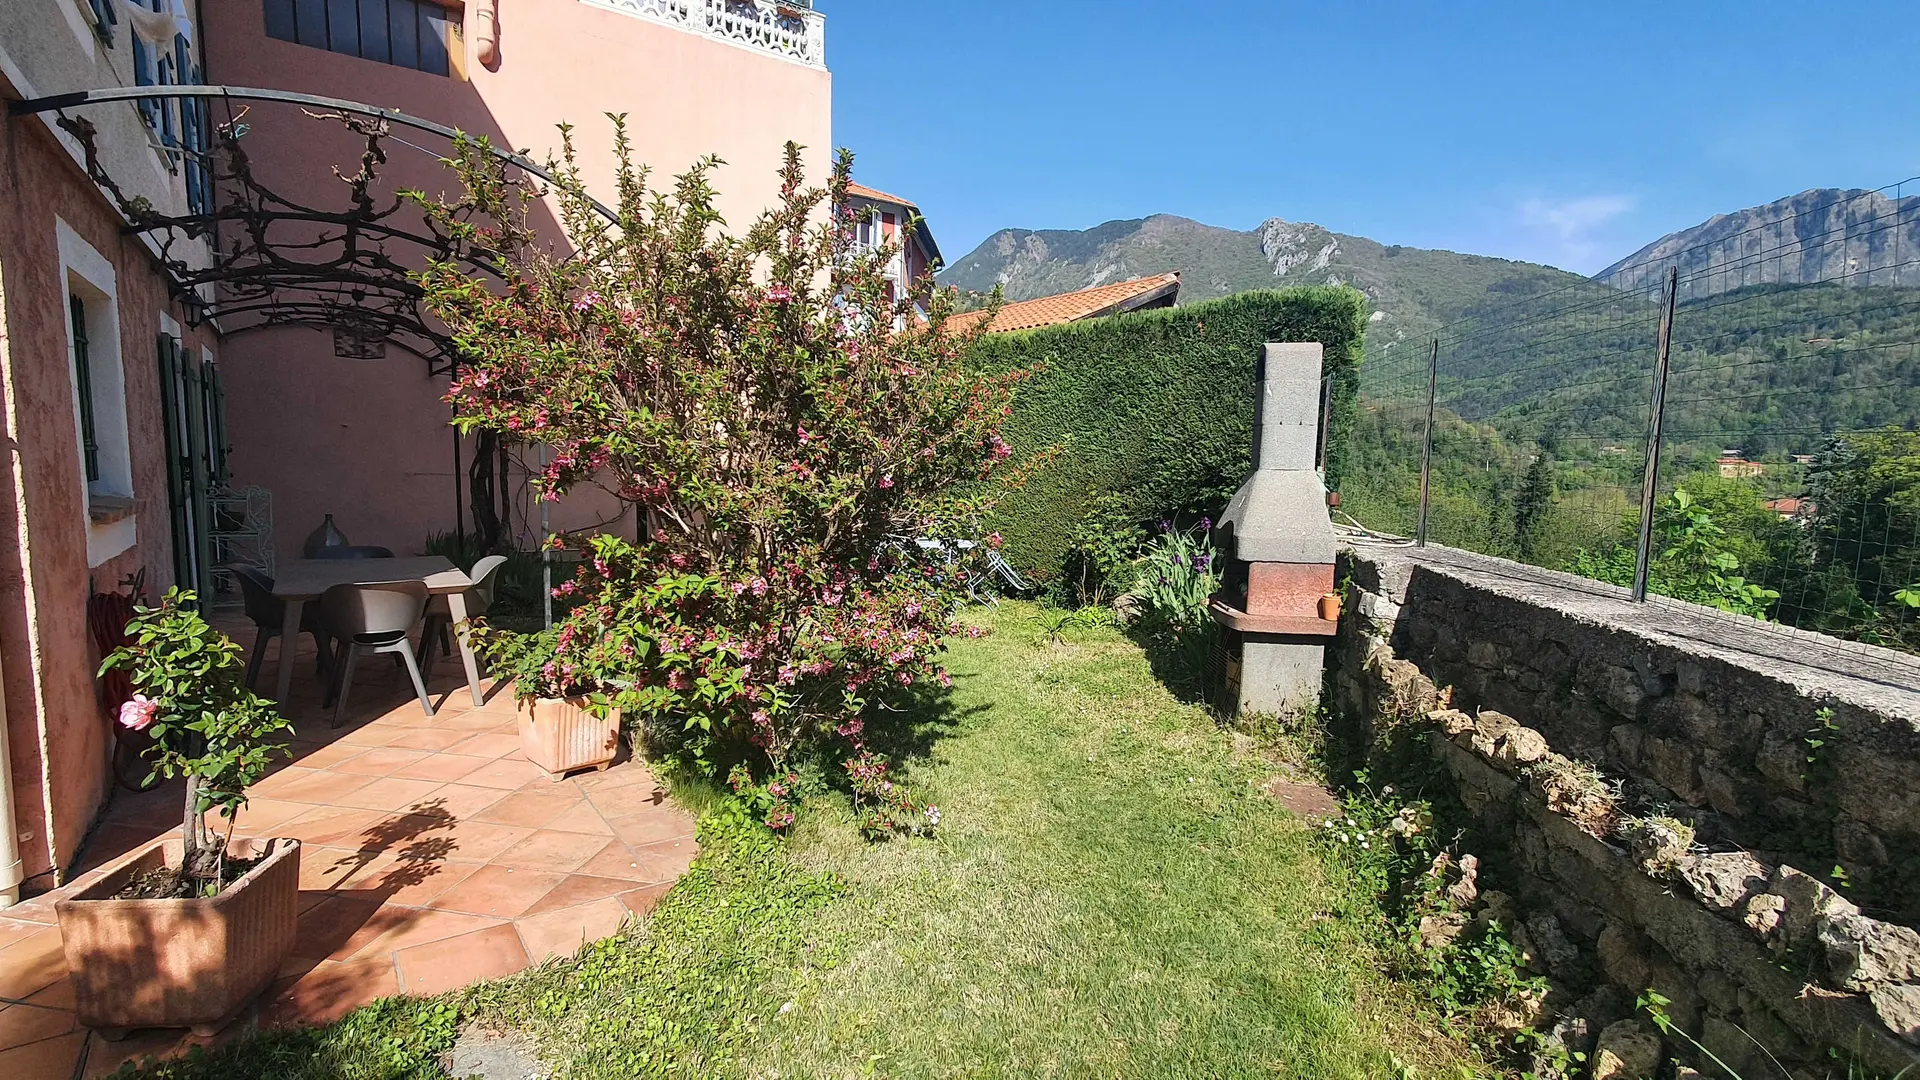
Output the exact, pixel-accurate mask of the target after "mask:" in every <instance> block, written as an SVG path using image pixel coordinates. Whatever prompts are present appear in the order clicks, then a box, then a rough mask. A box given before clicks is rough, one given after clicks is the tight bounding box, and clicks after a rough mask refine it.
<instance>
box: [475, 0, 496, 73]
mask: <svg viewBox="0 0 1920 1080" xmlns="http://www.w3.org/2000/svg"><path fill="white" fill-rule="evenodd" d="M498 2H499V0H477V2H476V3H475V4H474V7H473V24H474V30H473V41H474V51H473V55H474V59H476V60H478V61H480V63H481V65H482V66H484V67H488V68H491V67H493V65H495V64H497V63H499V62H500V16H499V9H498V7H497V6H496V5H497V4H498Z"/></svg>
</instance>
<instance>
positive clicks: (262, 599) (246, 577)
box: [227, 563, 332, 686]
mask: <svg viewBox="0 0 1920 1080" xmlns="http://www.w3.org/2000/svg"><path fill="white" fill-rule="evenodd" d="M227 569H228V570H231V571H232V572H233V576H234V578H235V579H236V580H238V581H239V582H240V599H241V601H242V602H243V603H244V604H245V605H246V612H247V618H248V619H249V620H251V621H252V623H253V626H254V634H253V656H252V657H250V658H249V659H248V660H247V685H248V686H252V685H253V683H254V680H255V679H257V678H258V677H259V676H260V665H261V664H263V663H264V662H265V661H266V658H267V642H269V641H271V640H273V639H274V638H277V637H279V636H280V627H281V626H283V625H285V623H286V619H287V603H286V601H284V600H282V599H280V598H279V597H277V596H275V595H273V579H272V578H270V577H268V576H267V575H266V573H265V572H263V571H262V570H261V569H260V568H259V567H257V566H253V565H251V564H249V563H231V564H229V565H228V566H227ZM300 631H301V632H302V633H306V634H312V635H313V651H314V653H315V655H316V666H317V667H318V668H319V671H320V674H322V675H325V674H326V673H327V672H328V670H330V668H331V667H332V665H330V664H329V663H328V662H327V653H328V651H329V650H328V647H327V631H326V627H324V626H322V625H321V623H320V613H319V612H318V611H316V610H315V609H314V607H313V605H311V604H309V605H307V606H306V607H305V608H303V609H301V611H300ZM284 647H285V648H289V649H290V648H292V647H293V646H292V645H286V646H284Z"/></svg>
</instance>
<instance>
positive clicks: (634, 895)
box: [620, 881, 673, 915]
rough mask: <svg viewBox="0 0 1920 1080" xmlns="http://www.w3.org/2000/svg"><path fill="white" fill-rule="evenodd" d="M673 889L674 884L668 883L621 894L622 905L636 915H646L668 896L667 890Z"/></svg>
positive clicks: (664, 882)
mask: <svg viewBox="0 0 1920 1080" xmlns="http://www.w3.org/2000/svg"><path fill="white" fill-rule="evenodd" d="M671 888H673V883H672V882H666V881H663V882H661V883H659V884H657V885H648V886H646V887H645V888H640V889H635V890H633V891H632V892H626V893H621V894H620V903H621V904H623V905H625V906H626V909H627V910H628V911H631V912H633V913H634V914H635V915H645V914H647V913H649V912H651V911H652V910H653V908H654V905H656V904H658V903H659V902H660V898H661V897H663V896H665V895H667V890H668V889H671Z"/></svg>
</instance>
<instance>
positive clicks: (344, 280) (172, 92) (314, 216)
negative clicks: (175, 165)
mask: <svg viewBox="0 0 1920 1080" xmlns="http://www.w3.org/2000/svg"><path fill="white" fill-rule="evenodd" d="M161 99H180V100H205V101H219V102H223V103H227V104H228V106H229V108H228V109H227V113H228V116H227V119H226V121H225V122H224V123H221V124H219V125H217V128H218V131H219V139H218V143H217V145H216V146H215V147H214V148H213V149H212V150H208V151H200V150H196V149H195V148H192V147H185V146H168V147H167V148H166V149H167V150H168V151H169V152H172V153H179V154H183V155H196V154H197V155H202V156H204V157H206V158H208V159H211V158H213V157H214V156H215V154H217V153H219V152H220V151H222V150H224V151H225V153H226V155H227V157H228V159H229V164H230V166H231V171H229V172H227V173H225V174H220V173H214V174H213V175H212V184H213V195H212V200H213V201H212V208H211V210H208V211H204V212H197V213H188V214H182V215H167V214H162V213H159V212H157V211H155V210H154V209H153V208H152V207H151V206H150V205H148V204H145V203H144V201H143V200H142V201H136V200H133V199H129V198H127V197H126V196H124V195H123V194H122V193H121V192H120V189H119V187H118V185H117V184H116V183H115V182H114V179H113V177H112V176H110V175H108V174H107V172H106V170H105V168H104V166H102V165H101V164H100V163H99V161H98V158H97V155H96V154H95V147H94V145H93V129H92V126H91V124H90V123H88V122H87V121H86V120H85V119H84V117H82V118H78V119H76V118H74V117H72V116H69V115H68V113H69V111H70V110H75V109H79V108H84V107H86V106H90V105H106V104H112V103H116V102H134V103H137V102H142V101H153V100H161ZM236 102H242V103H244V102H265V103H272V104H281V105H293V106H297V107H300V108H303V109H307V110H319V111H318V112H314V111H309V112H308V115H309V116H311V117H313V118H315V119H327V118H332V119H338V120H342V121H343V122H344V123H345V124H346V126H347V128H348V129H349V130H351V131H352V132H354V133H355V134H358V135H360V136H362V137H363V139H364V140H365V145H364V147H363V151H362V155H361V171H360V173H358V174H355V175H354V176H346V175H345V174H342V179H343V180H346V181H347V182H348V184H349V188H350V190H351V192H352V197H353V202H354V206H353V208H351V209H349V210H345V211H329V210H324V209H320V208H316V207H310V206H304V205H301V204H299V203H297V202H294V201H293V200H291V199H289V198H286V197H283V196H280V195H278V194H276V193H274V192H273V191H271V190H270V189H269V188H267V187H266V186H265V185H263V184H261V183H259V182H258V181H257V180H255V179H254V178H253V177H252V175H251V171H250V169H249V168H248V162H247V158H246V154H245V151H244V149H242V148H241V146H240V138H241V137H242V136H243V135H244V134H245V133H246V125H244V124H240V123H237V121H238V120H239V117H240V116H241V115H244V110H242V111H241V113H238V114H236V113H235V111H234V110H233V108H232V107H231V106H232V104H233V103H236ZM49 112H52V113H58V114H59V119H58V120H57V121H55V124H56V126H58V127H60V128H61V129H62V130H63V131H66V132H67V133H68V134H70V135H72V136H74V137H75V138H76V139H77V140H79V141H80V142H81V144H82V146H83V149H84V150H85V153H86V158H87V160H86V161H85V162H84V165H85V167H86V169H87V171H88V173H89V176H90V178H91V179H93V180H94V181H95V182H96V183H97V184H99V185H100V186H101V188H102V189H103V190H105V191H106V192H107V193H108V195H109V196H110V197H112V198H113V199H114V200H115V201H116V202H117V203H118V204H119V209H120V210H121V212H122V214H123V216H126V217H127V218H128V220H129V222H130V224H129V225H128V226H127V231H129V232H131V233H139V234H146V235H147V236H149V237H150V238H156V239H155V246H156V247H158V248H160V251H161V254H160V261H161V263H162V265H163V267H164V269H165V270H166V272H167V276H168V279H169V281H170V283H171V284H172V286H173V289H174V292H175V294H176V296H177V297H178V298H179V299H180V301H181V302H182V304H183V306H184V307H185V308H186V309H187V312H188V315H189V319H190V321H192V322H201V321H209V320H211V321H215V323H216V325H218V326H219V328H220V330H221V332H222V333H223V334H225V335H229V336H231V335H236V334H241V333H245V332H247V331H250V330H256V329H264V328H267V327H274V326H287V325H306V326H313V327H316V328H327V327H336V326H339V325H342V324H343V323H344V324H352V325H355V326H357V327H359V328H360V329H362V330H364V331H366V332H368V333H370V334H372V335H374V336H376V337H379V338H381V339H383V340H385V341H386V342H388V343H390V344H393V345H395V346H397V347H399V348H401V349H403V350H405V351H407V352H410V353H413V354H414V355H416V356H419V357H420V358H422V359H423V360H425V361H426V362H427V364H428V369H429V372H430V373H431V374H447V373H449V372H451V371H452V370H453V369H454V368H455V367H457V365H458V357H457V355H456V354H455V352H454V350H453V344H452V342H451V341H450V340H449V339H448V338H447V337H446V336H445V334H444V333H442V332H441V331H440V330H438V329H437V328H436V326H435V325H434V324H433V323H432V322H431V321H429V319H428V318H427V317H426V315H425V313H424V312H422V311H421V310H420V308H419V304H418V300H419V298H420V296H419V289H418V287H417V286H415V285H414V284H413V283H412V282H411V281H409V280H408V278H407V271H408V269H409V267H408V266H406V265H404V264H402V263H401V262H399V261H396V260H395V259H394V258H391V257H389V256H388V255H387V253H386V251H385V249H384V244H385V243H386V242H388V241H392V242H398V243H401V244H405V245H408V246H410V247H412V248H415V249H418V251H419V252H420V253H424V254H427V255H435V254H438V255H442V256H445V255H447V254H449V250H448V245H447V242H446V241H445V240H444V238H441V237H437V236H429V235H424V234H422V233H421V232H419V231H417V230H414V229H409V228H405V227H402V226H400V225H395V224H389V223H388V222H387V221H386V220H384V219H385V218H387V217H388V216H391V215H392V214H394V213H395V212H396V211H398V210H399V206H398V203H397V201H396V202H395V203H394V204H390V205H388V206H387V207H385V208H384V209H376V208H374V207H373V205H372V203H371V199H370V195H369V188H370V187H371V185H372V183H373V182H374V181H375V180H376V179H377V178H378V169H379V167H380V166H382V165H384V164H385V161H386V159H385V154H384V151H382V150H381V149H380V148H379V143H380V141H381V140H382V139H384V138H385V137H386V136H387V128H388V126H389V125H398V126H401V127H405V128H409V129H412V130H415V131H422V132H426V133H428V134H432V135H436V136H439V137H440V138H442V139H445V140H447V141H448V142H449V143H453V142H454V141H456V140H459V139H461V138H462V137H463V136H464V133H463V132H461V131H460V130H458V129H457V128H453V127H450V126H448V125H446V124H441V123H438V122H436V121H433V120H428V119H425V118H423V117H418V116H414V115H412V114H409V113H405V112H401V111H400V110H398V109H390V108H386V107H384V106H379V105H369V104H367V103H365V102H359V101H352V100H349V99H346V98H336V97H327V96H324V95H319V94H304V93H297V92H294V91H291V90H273V89H267V88H262V87H244V86H192V85H167V86H120V87H103V88H97V89H91V90H78V91H73V92H71V93H65V94H52V95H47V96H43V97H38V98H30V99H25V100H21V101H13V102H9V103H8V104H7V113H8V115H9V116H10V117H16V116H31V115H36V114H42V113H49ZM353 118H358V119H357V120H356V119H353ZM209 134H211V133H209ZM402 141H403V143H404V140H402ZM405 145H412V144H410V143H407V144H405ZM420 149H422V152H423V153H431V151H428V150H425V149H424V148H420ZM485 150H486V152H487V153H488V154H489V155H490V156H491V157H493V158H494V159H495V160H496V161H499V162H500V163H502V164H504V165H510V166H512V167H514V168H517V169H519V170H520V171H522V172H524V173H526V174H527V175H529V176H532V177H535V178H537V179H539V180H541V181H544V182H546V183H548V184H554V185H559V184H562V183H564V182H565V181H563V179H562V178H561V177H559V176H556V175H555V174H554V173H553V172H551V171H549V170H548V169H547V168H545V167H543V166H541V165H539V164H538V163H536V162H534V161H533V160H532V159H531V158H529V157H527V156H526V155H524V154H520V153H516V152H514V151H511V150H507V149H503V148H501V147H498V146H494V145H492V144H491V143H487V144H486V145H485ZM210 171H211V170H210ZM223 199H227V200H231V201H228V202H225V203H223V202H222V201H221V200H223ZM247 200H251V203H249V202H247ZM586 201H587V202H588V204H589V205H590V206H591V207H592V208H593V210H594V211H595V212H597V213H598V214H600V215H601V216H602V217H603V218H605V219H606V220H607V222H608V223H610V224H617V222H618V215H617V214H616V213H615V212H614V210H613V209H612V208H611V207H609V206H607V205H606V204H605V203H603V202H601V201H600V200H598V199H595V198H593V197H591V196H586ZM278 223H292V224H297V225H305V226H311V227H313V228H314V229H315V230H316V235H315V236H314V237H312V238H309V239H307V240H305V241H304V242H301V243H297V244H285V243H282V244H276V243H275V242H273V241H271V240H269V239H268V238H267V237H266V230H267V229H268V228H269V227H271V226H272V225H274V224H278ZM222 225H235V226H239V229H238V231H237V234H236V236H235V237H234V239H235V240H236V247H235V248H234V249H232V250H230V251H228V252H224V253H223V252H222V251H221V249H220V247H219V240H220V239H221V237H220V235H219V234H218V233H217V232H216V230H217V229H218V228H219V227H220V226H222ZM329 227H332V228H335V229H337V230H339V232H338V233H337V234H333V235H330V234H328V233H326V232H325V230H326V229H328V228H329ZM181 235H184V236H187V237H206V238H207V239H208V240H209V242H210V247H211V248H212V249H213V250H214V252H215V254H216V260H215V265H214V266H212V267H205V268H202V267H195V266H192V265H190V264H189V263H188V262H187V261H186V260H184V259H181V258H178V257H174V256H172V255H171V253H170V252H169V251H168V250H167V249H168V247H169V246H170V244H171V243H172V240H173V238H175V237H177V236H181ZM241 237H244V239H245V241H246V242H245V243H239V239H240V238H241ZM363 240H364V241H368V242H369V243H370V245H371V246H369V247H362V246H361V245H360V241H363ZM328 245H338V246H340V247H341V248H342V249H343V250H342V254H341V255H340V256H338V257H335V258H333V259H330V260H319V259H314V260H302V259H298V258H291V259H290V258H287V257H286V255H287V253H288V252H307V253H312V252H315V251H317V250H319V249H321V248H324V247H326V246H328ZM466 261H467V262H468V264H469V265H471V266H473V267H474V268H475V269H476V270H478V271H480V272H482V273H486V274H488V275H489V276H496V277H497V276H498V271H497V269H496V268H494V267H492V266H489V265H487V264H486V263H485V262H484V261H482V260H477V259H471V258H469V259H467V260H466ZM208 293H211V294H212V296H211V298H209V296H208V295H206V294H208ZM240 317H245V318H246V319H247V320H249V321H245V322H237V321H236V319H238V318H240ZM222 320H225V322H224V324H223V323H222Z"/></svg>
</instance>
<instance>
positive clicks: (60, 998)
mask: <svg viewBox="0 0 1920 1080" xmlns="http://www.w3.org/2000/svg"><path fill="white" fill-rule="evenodd" d="M26 1004H28V1005H38V1006H40V1007H41V1008H43V1009H66V1010H67V1011H69V1012H71V1011H73V980H72V979H71V978H65V977H63V978H61V979H60V980H59V981H58V982H56V983H54V984H53V985H52V986H49V987H47V988H45V989H43V990H37V991H35V992H34V993H33V994H32V995H31V996H29V997H28V998H27V1000H26Z"/></svg>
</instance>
